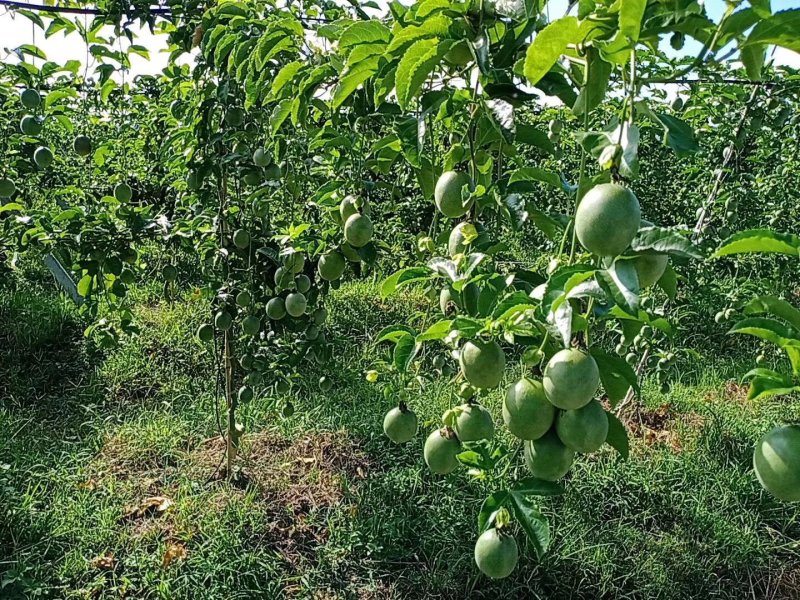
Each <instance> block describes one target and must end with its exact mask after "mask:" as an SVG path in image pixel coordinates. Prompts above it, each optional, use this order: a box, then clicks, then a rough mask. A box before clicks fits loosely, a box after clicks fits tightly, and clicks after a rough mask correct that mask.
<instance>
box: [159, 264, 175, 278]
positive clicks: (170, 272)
mask: <svg viewBox="0 0 800 600" xmlns="http://www.w3.org/2000/svg"><path fill="white" fill-rule="evenodd" d="M161 277H162V278H163V279H164V281H175V280H176V279H177V278H178V268H177V267H176V266H175V265H164V268H163V269H161Z"/></svg>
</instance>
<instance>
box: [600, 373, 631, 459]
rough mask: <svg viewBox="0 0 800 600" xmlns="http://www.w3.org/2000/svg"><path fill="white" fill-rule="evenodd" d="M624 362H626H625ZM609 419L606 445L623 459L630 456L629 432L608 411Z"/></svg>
mask: <svg viewBox="0 0 800 600" xmlns="http://www.w3.org/2000/svg"><path fill="white" fill-rule="evenodd" d="M623 362H624V361H623ZM606 416H607V417H608V435H606V443H607V444H608V445H609V446H611V447H612V448H614V450H616V451H617V452H619V454H620V456H622V458H625V459H627V458H628V456H630V441H629V440H628V430H627V429H625V426H624V425H623V424H622V422H621V421H620V420H619V419H618V418H617V416H616V415H615V414H613V413H610V412H607V411H606Z"/></svg>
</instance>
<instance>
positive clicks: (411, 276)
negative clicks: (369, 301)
mask: <svg viewBox="0 0 800 600" xmlns="http://www.w3.org/2000/svg"><path fill="white" fill-rule="evenodd" d="M430 277H431V270H430V269H428V268H427V267H407V268H405V269H401V270H399V271H397V272H396V273H393V274H392V275H390V276H389V277H387V278H386V279H385V280H384V281H383V283H382V284H381V296H382V297H384V298H386V297H387V296H390V295H392V294H393V293H394V292H395V290H396V289H397V288H398V287H400V286H402V285H406V284H408V283H412V282H414V281H425V280H427V279H430Z"/></svg>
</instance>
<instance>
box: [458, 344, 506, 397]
mask: <svg viewBox="0 0 800 600" xmlns="http://www.w3.org/2000/svg"><path fill="white" fill-rule="evenodd" d="M458 361H459V364H460V365H461V371H462V373H464V377H465V378H466V379H467V381H469V382H470V384H472V385H473V386H475V387H477V388H493V387H496V386H497V385H499V384H500V382H501V381H502V379H503V370H504V369H505V367H506V356H505V354H503V349H502V348H501V347H500V344H498V343H497V342H496V341H495V340H489V341H486V342H484V341H482V340H474V341H473V340H470V341H468V342H467V343H465V344H464V345H463V346H462V347H461V352H460V353H459V359H458Z"/></svg>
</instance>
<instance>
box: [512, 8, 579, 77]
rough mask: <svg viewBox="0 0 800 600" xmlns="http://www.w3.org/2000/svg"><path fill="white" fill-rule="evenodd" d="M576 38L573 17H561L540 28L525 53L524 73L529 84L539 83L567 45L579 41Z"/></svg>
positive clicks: (576, 33)
mask: <svg viewBox="0 0 800 600" xmlns="http://www.w3.org/2000/svg"><path fill="white" fill-rule="evenodd" d="M577 38H578V19H577V18H575V17H562V18H560V19H558V20H557V21H553V22H552V23H550V24H549V25H548V26H547V27H545V28H544V29H542V31H540V32H539V33H538V34H537V35H536V37H535V38H534V39H533V42H532V43H531V45H530V46H528V51H527V53H526V55H525V65H524V73H525V78H526V79H527V80H528V82H529V83H530V84H531V85H536V84H537V83H539V80H540V79H541V78H542V77H544V75H545V74H546V73H547V72H548V71H549V70H550V69H551V67H552V66H553V65H554V64H555V62H556V61H557V60H558V58H559V57H560V56H561V55H562V54H563V53H564V51H565V50H566V49H567V46H568V45H569V44H573V43H575V42H577V41H579V40H578V39H577Z"/></svg>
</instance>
